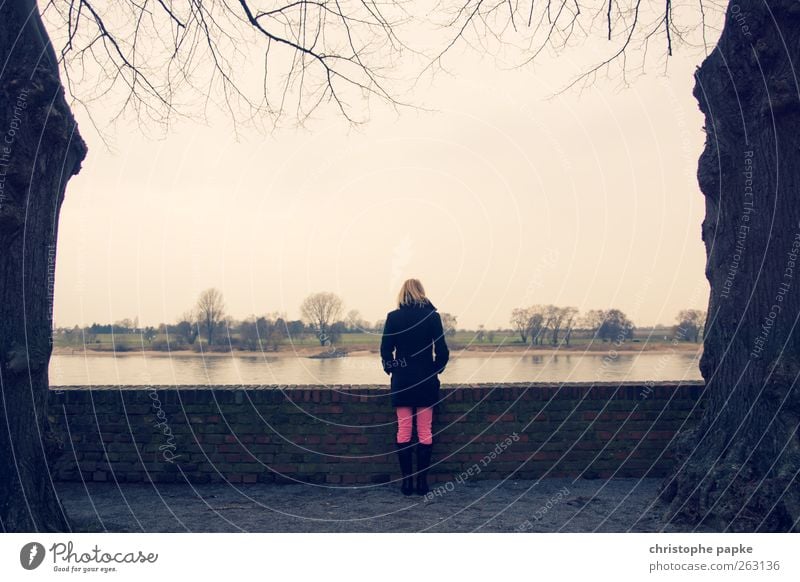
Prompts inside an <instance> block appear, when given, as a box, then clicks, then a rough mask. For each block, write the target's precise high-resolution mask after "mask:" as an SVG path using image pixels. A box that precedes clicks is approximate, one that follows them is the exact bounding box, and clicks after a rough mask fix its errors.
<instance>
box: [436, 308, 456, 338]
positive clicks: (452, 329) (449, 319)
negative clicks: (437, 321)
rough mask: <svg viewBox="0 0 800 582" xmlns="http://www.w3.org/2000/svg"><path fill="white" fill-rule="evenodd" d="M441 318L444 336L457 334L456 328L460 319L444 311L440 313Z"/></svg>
mask: <svg viewBox="0 0 800 582" xmlns="http://www.w3.org/2000/svg"><path fill="white" fill-rule="evenodd" d="M439 316H440V317H441V319H442V329H444V335H449V336H454V335H455V334H456V326H457V325H458V317H457V316H455V315H453V314H452V313H446V312H444V311H440V312H439Z"/></svg>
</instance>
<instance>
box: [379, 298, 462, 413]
mask: <svg viewBox="0 0 800 582" xmlns="http://www.w3.org/2000/svg"><path fill="white" fill-rule="evenodd" d="M434 349H435V357H434ZM449 357H450V351H449V350H448V349H447V343H446V342H445V339H444V330H443V329H442V318H441V317H440V316H439V313H437V311H436V308H435V307H434V306H433V305H432V304H431V303H427V304H425V305H404V306H402V307H400V308H399V309H395V310H394V311H390V312H389V314H388V315H387V316H386V324H385V326H384V328H383V337H382V338H381V362H382V364H383V369H384V371H385V372H386V373H387V374H391V377H392V379H391V401H392V406H433V405H434V404H436V403H437V402H438V401H439V374H441V373H442V372H443V371H444V368H445V366H446V365H447V360H448V359H449Z"/></svg>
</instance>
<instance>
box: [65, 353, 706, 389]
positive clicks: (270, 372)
mask: <svg viewBox="0 0 800 582" xmlns="http://www.w3.org/2000/svg"><path fill="white" fill-rule="evenodd" d="M698 357H699V356H696V355H694V354H686V353H673V352H664V353H647V352H645V353H641V354H617V355H616V356H615V357H613V358H611V357H610V356H608V355H607V354H595V353H592V354H553V355H548V354H519V355H509V354H502V355H492V354H487V355H480V356H475V355H469V356H460V357H459V356H458V355H457V354H456V355H454V357H453V358H452V359H451V361H450V363H449V364H448V366H447V370H446V371H445V373H444V374H443V376H442V381H443V382H444V383H448V384H456V383H478V382H588V381H596V382H602V381H606V382H616V381H624V380H627V381H647V380H653V381H659V380H700V379H701V376H700V372H699V369H698ZM387 381H388V378H387V376H386V375H385V374H384V373H383V370H381V367H380V365H379V358H378V356H377V355H374V356H351V357H347V358H332V359H313V358H305V357H293V356H280V357H278V356H262V355H232V354H231V355H214V356H208V357H199V356H190V355H172V356H168V355H143V354H141V353H139V354H120V355H118V356H112V355H85V356H84V355H55V356H53V357H52V358H51V361H50V384H51V385H53V386H65V385H104V384H112V385H137V384H161V385H219V384H386V383H387Z"/></svg>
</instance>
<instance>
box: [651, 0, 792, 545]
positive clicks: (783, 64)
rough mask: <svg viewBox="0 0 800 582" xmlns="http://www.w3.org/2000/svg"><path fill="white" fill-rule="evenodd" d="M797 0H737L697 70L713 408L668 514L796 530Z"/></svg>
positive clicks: (707, 361) (686, 455) (683, 440)
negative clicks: (703, 131) (702, 136)
mask: <svg viewBox="0 0 800 582" xmlns="http://www.w3.org/2000/svg"><path fill="white" fill-rule="evenodd" d="M798 63H800V3H799V2H797V0H775V1H770V2H769V3H767V2H764V1H763V0H737V2H735V3H731V5H730V6H729V7H728V11H727V16H726V22H725V27H724V30H723V32H722V36H721V39H720V41H719V44H718V46H717V48H716V50H715V51H714V52H713V53H712V54H711V55H710V56H709V57H708V58H707V59H706V60H705V61H704V62H703V64H702V66H701V67H700V68H699V69H698V70H697V71H696V73H695V79H696V84H695V90H694V95H695V97H696V98H697V100H698V102H699V105H700V110H701V111H702V112H703V114H704V115H705V119H706V144H705V150H704V151H703V153H702V155H701V157H700V161H699V169H698V178H699V182H700V188H701V190H702V191H703V194H704V195H705V199H706V217H705V220H704V222H703V227H702V234H703V241H704V242H705V245H706V257H707V266H706V276H707V278H708V280H709V282H710V285H711V296H710V299H709V309H708V321H707V323H706V329H705V333H704V335H703V341H704V348H705V349H704V353H703V357H702V359H701V362H700V368H701V372H702V374H703V378H704V379H705V381H706V389H705V392H704V396H703V398H704V399H705V404H704V406H705V408H704V412H703V416H702V417H701V419H700V421H699V423H698V425H697V426H696V428H694V430H690V431H687V432H685V433H681V434H680V435H679V438H678V439H677V443H676V446H675V449H674V451H675V453H676V460H677V464H676V469H675V473H674V474H673V475H672V476H671V477H669V478H668V479H666V480H665V481H664V483H663V484H662V488H661V498H662V499H663V500H665V501H667V502H669V507H668V509H667V511H666V514H665V517H666V518H668V519H670V520H672V521H673V522H676V523H688V524H696V525H704V526H708V527H711V528H714V529H715V530H718V531H736V532H745V531H752V532H754V531H758V532H788V531H793V532H796V531H798V528H800V486H799V485H798V480H797V474H798V471H800V443H799V442H798V432H797V429H798V424H799V423H800V388H798V384H797V382H798V374H800V327H798V314H800V201H799V200H798V198H800V131H798V128H800V98H799V89H800V88H799V87H798V77H797V70H796V66H797V64H798Z"/></svg>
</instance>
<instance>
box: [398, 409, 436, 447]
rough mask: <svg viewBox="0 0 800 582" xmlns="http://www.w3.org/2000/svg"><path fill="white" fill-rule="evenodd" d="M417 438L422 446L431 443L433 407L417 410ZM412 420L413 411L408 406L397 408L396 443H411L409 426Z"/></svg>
mask: <svg viewBox="0 0 800 582" xmlns="http://www.w3.org/2000/svg"><path fill="white" fill-rule="evenodd" d="M416 417H417V436H418V437H419V442H421V443H422V444H423V445H429V444H431V443H432V442H433V434H432V433H431V423H432V422H433V406H428V407H427V408H417V414H416ZM413 420H414V409H413V408H412V407H410V406H398V407H397V442H398V443H407V442H409V441H411V425H412V422H413Z"/></svg>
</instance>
